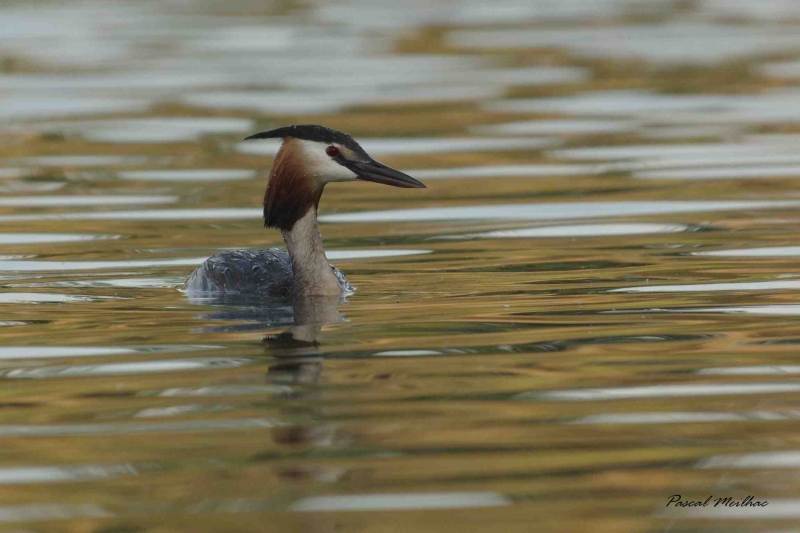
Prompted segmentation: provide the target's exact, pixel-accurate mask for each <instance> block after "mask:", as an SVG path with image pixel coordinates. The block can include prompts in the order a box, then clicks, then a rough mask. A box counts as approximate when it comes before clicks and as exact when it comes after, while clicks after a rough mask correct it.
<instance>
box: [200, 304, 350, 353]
mask: <svg viewBox="0 0 800 533" xmlns="http://www.w3.org/2000/svg"><path fill="white" fill-rule="evenodd" d="M188 301H189V303H192V304H196V305H206V306H212V307H214V308H216V309H214V310H213V311H210V312H208V313H203V314H202V315H199V316H198V317H197V318H198V319H200V320H219V321H226V322H235V324H225V325H222V326H208V327H205V328H202V330H201V331H202V332H203V333H214V332H237V331H257V330H264V329H273V328H280V327H283V326H285V327H287V328H289V330H288V333H289V335H288V336H286V335H275V336H270V337H268V338H269V339H271V340H274V341H275V342H274V343H273V345H274V346H275V347H280V346H281V345H283V347H284V348H288V347H290V345H291V343H292V341H297V344H295V345H294V346H295V347H300V346H301V345H302V343H304V342H305V343H306V346H308V345H312V344H315V343H316V337H317V335H318V334H319V332H320V331H321V330H322V326H323V325H325V324H335V323H337V322H343V321H345V320H346V318H345V317H344V316H343V315H342V314H341V313H339V307H340V306H342V305H345V304H346V303H347V300H346V298H345V297H344V296H302V297H296V298H290V299H284V298H264V297H258V296H252V295H243V294H220V295H218V296H217V295H214V296H207V297H206V296H203V297H200V296H196V295H193V296H189V297H188Z"/></svg>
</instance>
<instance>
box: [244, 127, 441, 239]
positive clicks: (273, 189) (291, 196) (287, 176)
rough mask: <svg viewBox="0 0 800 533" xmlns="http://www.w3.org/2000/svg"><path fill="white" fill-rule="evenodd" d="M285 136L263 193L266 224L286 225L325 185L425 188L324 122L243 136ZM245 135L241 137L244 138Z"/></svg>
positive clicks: (316, 200)
mask: <svg viewBox="0 0 800 533" xmlns="http://www.w3.org/2000/svg"><path fill="white" fill-rule="evenodd" d="M274 138H281V139H283V144H282V145H281V148H280V150H279V151H278V155H277V156H276V157H275V163H274V164H273V166H272V171H271V172H270V176H269V182H268V183H267V191H266V193H265V194H264V225H266V226H267V227H269V228H278V229H281V230H290V229H292V226H294V223H295V222H296V221H298V220H299V219H300V218H302V217H303V216H304V215H305V214H306V213H307V212H308V210H309V209H311V208H312V207H313V208H314V209H316V208H317V207H318V205H319V199H320V197H321V196H322V190H323V188H324V187H325V184H327V183H331V182H337V181H356V180H361V181H373V182H375V183H383V184H385V185H391V186H393V187H405V188H424V187H425V185H424V184H423V183H421V182H419V181H417V180H415V179H414V178H412V177H411V176H408V175H406V174H403V173H402V172H400V171H398V170H395V169H393V168H391V167H388V166H386V165H384V164H383V163H379V162H378V161H375V160H374V159H372V158H371V157H370V156H369V154H367V152H365V151H364V149H363V148H361V146H360V145H359V144H358V143H357V142H356V141H355V139H353V138H352V137H350V136H349V135H348V134H346V133H342V132H340V131H336V130H332V129H329V128H326V127H324V126H316V125H304V126H287V127H284V128H278V129H275V130H270V131H265V132H262V133H257V134H255V135H251V136H250V137H247V139H274ZM247 139H245V140H247Z"/></svg>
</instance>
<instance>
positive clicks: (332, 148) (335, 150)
mask: <svg viewBox="0 0 800 533" xmlns="http://www.w3.org/2000/svg"><path fill="white" fill-rule="evenodd" d="M325 153H326V154H328V155H329V156H331V157H339V155H340V154H341V152H340V151H339V149H338V148H336V147H335V146H328V147H327V148H325Z"/></svg>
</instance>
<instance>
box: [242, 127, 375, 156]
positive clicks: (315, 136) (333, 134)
mask: <svg viewBox="0 0 800 533" xmlns="http://www.w3.org/2000/svg"><path fill="white" fill-rule="evenodd" d="M284 137H294V138H295V139H303V140H306V141H315V142H321V143H329V144H330V143H336V144H341V145H342V146H345V147H347V148H349V149H350V150H352V151H353V152H355V153H357V154H358V155H361V156H365V157H369V156H368V155H367V152H365V151H364V149H363V148H361V146H360V145H359V144H358V143H357V142H356V141H355V139H353V138H352V137H350V136H349V135H348V134H346V133H342V132H341V131H336V130H332V129H330V128H326V127H325V126H319V125H317V124H303V125H300V126H285V127H283V128H278V129H275V130H270V131H262V132H261V133H256V134H255V135H251V136H250V137H247V138H246V139H245V141H246V140H248V139H276V138H284Z"/></svg>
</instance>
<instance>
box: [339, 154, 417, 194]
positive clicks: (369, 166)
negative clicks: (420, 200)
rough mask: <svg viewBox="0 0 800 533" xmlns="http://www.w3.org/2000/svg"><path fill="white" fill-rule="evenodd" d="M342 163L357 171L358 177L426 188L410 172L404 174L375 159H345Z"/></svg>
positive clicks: (397, 185)
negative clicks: (365, 160) (362, 160)
mask: <svg viewBox="0 0 800 533" xmlns="http://www.w3.org/2000/svg"><path fill="white" fill-rule="evenodd" d="M341 164H342V165H344V166H346V167H347V168H349V169H350V170H352V171H353V172H355V173H356V175H357V176H358V179H361V180H364V181H374V182H375V183H383V184H384V185H391V186H392V187H403V188H405V189H424V188H425V184H424V183H422V182H421V181H417V180H415V179H414V178H412V177H411V176H409V175H408V174H403V173H402V172H400V171H399V170H395V169H393V168H392V167H387V166H386V165H384V164H383V163H378V162H377V161H375V160H374V159H371V160H370V161H367V162H361V161H343V162H341Z"/></svg>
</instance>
